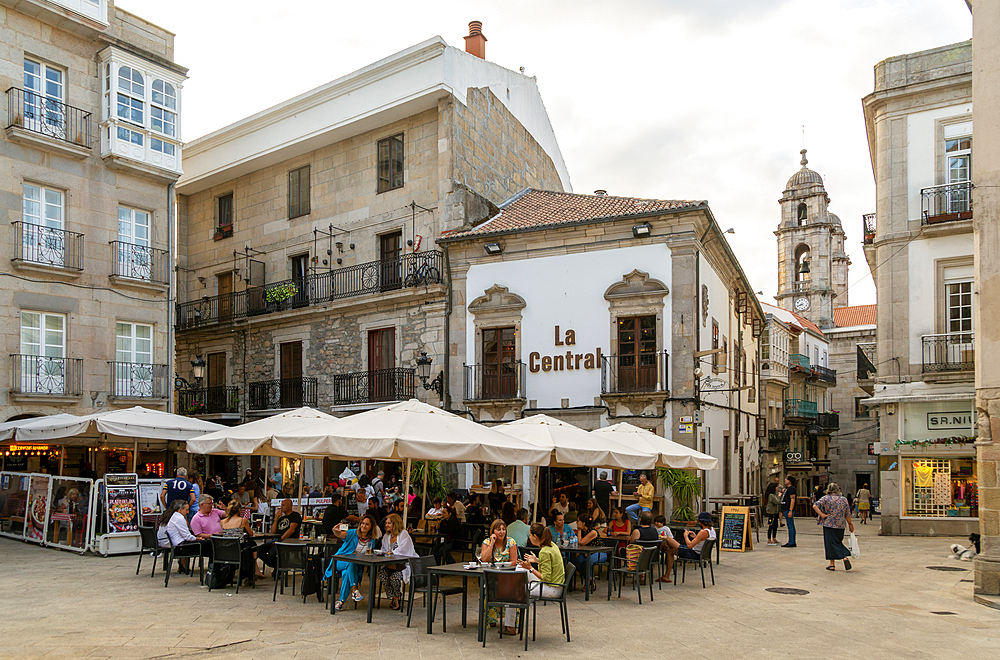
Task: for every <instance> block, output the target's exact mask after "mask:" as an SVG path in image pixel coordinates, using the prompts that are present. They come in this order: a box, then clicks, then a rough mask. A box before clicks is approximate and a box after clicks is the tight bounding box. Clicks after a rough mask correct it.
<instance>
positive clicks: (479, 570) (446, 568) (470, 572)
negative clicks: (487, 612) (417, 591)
mask: <svg viewBox="0 0 1000 660" xmlns="http://www.w3.org/2000/svg"><path fill="white" fill-rule="evenodd" d="M466 566H467V564H464V563H459V564H445V565H443V566H431V567H430V568H429V569H427V570H428V571H430V573H431V575H436V576H438V577H440V576H442V575H452V576H458V577H461V578H462V627H463V628H465V627H466V625H465V624H466V619H467V613H468V612H467V610H468V609H469V578H470V577H474V578H476V580H477V582H478V584H479V622H478V624H477V628H478V630H477V633H476V641H478V642H481V641H483V637H484V636H485V635H486V617H485V616H483V595H484V594H483V592H484V589H483V582H484V581H485V579H486V573H484V572H483V569H484V568H489V564H482V565H479V566H476V567H475V568H466ZM439 587H440V583H439V580H429V583H428V585H427V607H426V609H427V634H428V635H431V634H433V633H434V630H433V626H434V618H433V616H432V614H433V612H434V591H435V590H436V589H438V588H439Z"/></svg>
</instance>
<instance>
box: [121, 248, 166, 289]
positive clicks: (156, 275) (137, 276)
mask: <svg viewBox="0 0 1000 660" xmlns="http://www.w3.org/2000/svg"><path fill="white" fill-rule="evenodd" d="M111 276H112V277H120V278H123V279H126V280H137V281H139V282H147V283H155V284H162V285H166V284H167V283H168V282H169V281H170V255H169V253H168V252H167V251H166V250H159V249H157V248H151V247H147V246H145V245H135V244H134V243H126V242H124V241H111Z"/></svg>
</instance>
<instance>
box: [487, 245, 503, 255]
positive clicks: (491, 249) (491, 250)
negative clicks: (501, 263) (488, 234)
mask: <svg viewBox="0 0 1000 660" xmlns="http://www.w3.org/2000/svg"><path fill="white" fill-rule="evenodd" d="M483 249H484V250H486V254H500V253H501V252H503V248H502V247H500V244H499V243H487V244H486V245H484V246H483Z"/></svg>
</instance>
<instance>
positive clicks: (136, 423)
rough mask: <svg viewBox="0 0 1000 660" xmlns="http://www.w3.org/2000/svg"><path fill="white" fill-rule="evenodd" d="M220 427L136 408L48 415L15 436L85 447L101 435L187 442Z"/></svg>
mask: <svg viewBox="0 0 1000 660" xmlns="http://www.w3.org/2000/svg"><path fill="white" fill-rule="evenodd" d="M224 428H225V427H224V426H222V425H221V424H215V423H213V422H206V421H204V420H200V419H195V418H193V417H184V416H183V415H174V414H172V413H168V412H163V411H162V410H151V409H149V408H142V407H140V406H136V407H134V408H122V409H119V410H107V411H104V412H99V413H94V414H92V415H83V416H76V415H49V416H47V417H39V418H37V419H33V420H27V421H26V423H24V424H21V425H19V426H18V427H17V430H16V431H15V437H16V438H17V440H19V441H22V442H23V441H28V442H31V441H49V440H62V439H68V438H73V439H76V440H78V441H79V444H89V442H88V440H93V439H95V438H98V437H100V434H102V433H103V434H107V435H112V436H118V437H120V438H133V439H150V440H187V439H189V438H194V437H196V436H199V435H204V434H205V433H208V432H210V431H216V430H219V429H224ZM61 444H74V443H73V442H72V441H70V442H63V443H61Z"/></svg>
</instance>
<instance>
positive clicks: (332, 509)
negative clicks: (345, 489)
mask: <svg viewBox="0 0 1000 660" xmlns="http://www.w3.org/2000/svg"><path fill="white" fill-rule="evenodd" d="M330 499H331V501H332V502H333V504H331V505H330V506H328V507H326V510H325V511H324V512H323V532H324V533H325V534H326V535H327V536H335V537H337V538H338V539H342V538H344V537H345V536H347V531H346V530H344V531H341V530H340V523H346V522H350V521H349V520H348V518H349V516H348V515H347V509H345V508H344V507H343V502H344V497H343V496H342V495H341V494H340V493H334V494H333V495H332V496H331V497H330Z"/></svg>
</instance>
